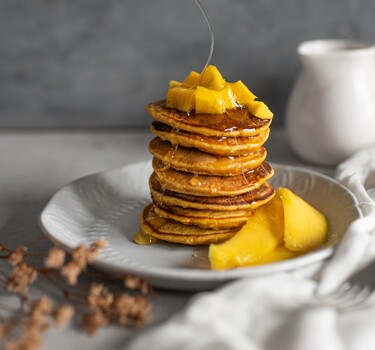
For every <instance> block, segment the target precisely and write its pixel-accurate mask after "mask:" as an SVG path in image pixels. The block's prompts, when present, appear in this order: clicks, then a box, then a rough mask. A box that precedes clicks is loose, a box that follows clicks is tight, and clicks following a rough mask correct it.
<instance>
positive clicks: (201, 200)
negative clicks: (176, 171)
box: [149, 173, 275, 211]
mask: <svg viewBox="0 0 375 350" xmlns="http://www.w3.org/2000/svg"><path fill="white" fill-rule="evenodd" d="M149 184H150V191H151V197H152V200H153V202H154V203H155V205H157V206H163V205H177V206H180V207H183V208H193V209H200V210H219V211H236V210H254V209H256V208H258V207H259V206H261V205H263V204H265V203H267V202H268V201H270V200H271V199H272V198H273V196H274V195H275V190H274V189H273V187H272V186H271V185H270V184H269V183H268V182H265V183H264V184H263V185H261V186H260V187H259V188H257V189H256V190H253V191H249V192H246V193H245V194H242V195H238V196H218V197H207V196H206V197H203V196H193V195H188V194H182V193H177V192H173V191H168V190H165V189H163V188H162V187H161V185H160V183H159V182H158V179H157V176H156V174H155V173H153V174H152V175H151V177H150V182H149Z"/></svg>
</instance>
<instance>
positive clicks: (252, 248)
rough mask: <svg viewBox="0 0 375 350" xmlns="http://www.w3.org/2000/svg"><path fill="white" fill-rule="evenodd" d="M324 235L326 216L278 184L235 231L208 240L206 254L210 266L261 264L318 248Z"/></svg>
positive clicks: (226, 267) (218, 267)
mask: <svg viewBox="0 0 375 350" xmlns="http://www.w3.org/2000/svg"><path fill="white" fill-rule="evenodd" d="M327 237H328V221H327V219H326V217H325V216H324V215H323V214H322V213H320V212H319V211H318V210H317V209H315V208H314V207H312V206H311V205H310V204H308V203H307V202H305V201H304V200H303V199H302V198H300V197H299V196H297V195H296V194H294V193H293V192H292V191H290V190H289V189H287V188H279V189H278V190H277V191H276V195H275V197H274V198H273V199H271V201H269V202H268V203H267V204H265V205H262V206H261V207H259V208H258V209H257V210H256V212H255V213H254V216H252V217H251V218H250V219H249V220H248V221H247V223H246V224H245V225H244V226H243V227H242V229H241V230H240V231H239V232H238V233H237V234H236V235H234V236H233V237H232V238H230V239H229V240H227V241H226V242H224V243H221V244H211V245H210V247H209V254H208V257H209V260H210V263H211V267H212V269H214V270H224V269H229V268H234V267H243V266H252V265H259V264H265V263H270V262H275V261H279V260H284V259H289V258H292V257H294V256H296V255H297V254H301V253H306V252H308V251H311V250H312V249H316V248H319V247H321V246H322V245H323V244H324V243H325V242H326V240H327Z"/></svg>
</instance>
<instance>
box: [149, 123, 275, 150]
mask: <svg viewBox="0 0 375 350" xmlns="http://www.w3.org/2000/svg"><path fill="white" fill-rule="evenodd" d="M150 130H151V132H152V133H153V134H154V135H156V136H158V137H160V138H161V139H162V140H164V141H165V140H166V141H169V142H170V143H171V144H172V145H180V146H184V147H195V148H198V149H199V150H201V151H203V152H207V153H211V154H216V155H219V156H238V155H244V154H249V153H254V152H256V151H257V150H258V149H259V148H260V147H262V146H263V144H264V143H265V142H266V141H267V139H268V136H269V133H270V129H268V128H266V129H265V130H262V131H260V133H259V134H256V135H254V136H249V137H226V136H222V137H215V136H211V137H210V136H204V135H200V134H196V133H191V132H187V131H183V130H177V129H173V128H172V127H170V126H169V125H167V124H163V123H159V122H153V123H152V124H151V127H150Z"/></svg>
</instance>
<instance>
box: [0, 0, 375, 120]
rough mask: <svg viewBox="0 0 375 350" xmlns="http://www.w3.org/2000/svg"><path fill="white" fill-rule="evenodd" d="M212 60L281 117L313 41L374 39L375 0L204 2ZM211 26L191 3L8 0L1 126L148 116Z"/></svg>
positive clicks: (190, 64) (202, 51)
mask: <svg viewBox="0 0 375 350" xmlns="http://www.w3.org/2000/svg"><path fill="white" fill-rule="evenodd" d="M202 3H203V5H204V6H205V8H206V10H207V13H208V15H209V17H210V18H211V22H212V25H213V28H214V32H215V39H216V47H215V52H214V57H213V61H212V62H213V64H215V65H217V66H218V67H219V69H220V70H221V72H222V73H223V75H224V77H225V78H226V79H227V80H228V81H235V80H238V79H242V80H243V81H244V82H245V83H246V84H247V85H248V86H249V87H250V88H251V89H252V90H254V91H255V93H256V94H257V95H258V96H260V97H262V98H263V99H264V100H265V101H266V102H267V103H268V104H269V105H270V107H271V109H272V110H273V111H274V112H275V113H276V115H277V119H276V120H279V121H282V118H283V112H284V108H285V103H286V100H287V97H288V94H289V92H290V89H291V86H292V84H293V81H294V78H295V76H296V74H297V71H298V61H297V59H296V56H295V48H296V46H297V45H298V43H299V42H301V41H303V40H306V39H312V38H326V37H336V38H355V39H366V40H374V39H375V25H374V16H375V1H374V0H252V1H250V0H231V1H229V0H202ZM208 49H209V35H208V31H207V28H206V25H205V23H204V22H203V17H202V16H201V14H200V12H199V10H198V9H197V7H196V6H195V4H194V1H193V0H75V1H71V0H0V126H80V125H90V126H97V125H110V126H113V125H125V126H142V125H147V124H148V123H149V119H148V116H147V115H146V113H145V112H144V106H145V104H146V103H147V102H150V101H153V100H156V99H160V98H162V97H163V96H164V95H165V92H166V89H167V86H168V81H169V80H170V79H182V78H183V77H184V75H185V74H186V73H188V72H189V71H190V70H192V69H195V70H199V69H201V68H202V66H203V65H204V62H205V60H206V56H207V53H208Z"/></svg>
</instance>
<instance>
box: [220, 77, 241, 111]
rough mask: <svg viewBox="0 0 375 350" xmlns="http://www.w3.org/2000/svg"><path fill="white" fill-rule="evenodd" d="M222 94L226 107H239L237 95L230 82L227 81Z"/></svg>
mask: <svg viewBox="0 0 375 350" xmlns="http://www.w3.org/2000/svg"><path fill="white" fill-rule="evenodd" d="M220 94H221V97H222V98H223V100H224V103H225V108H226V109H235V108H236V107H237V103H236V97H235V96H234V94H233V92H232V89H231V86H230V84H228V83H226V84H225V86H224V89H222V90H221V91H220Z"/></svg>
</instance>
